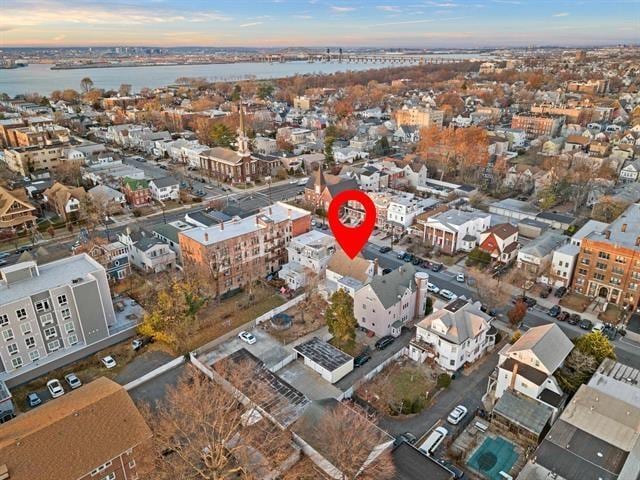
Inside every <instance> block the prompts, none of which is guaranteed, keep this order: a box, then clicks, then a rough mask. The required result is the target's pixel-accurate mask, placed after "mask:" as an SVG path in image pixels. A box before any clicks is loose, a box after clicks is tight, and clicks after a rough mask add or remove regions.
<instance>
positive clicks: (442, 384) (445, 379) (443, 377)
mask: <svg viewBox="0 0 640 480" xmlns="http://www.w3.org/2000/svg"><path fill="white" fill-rule="evenodd" d="M436 385H437V386H438V388H440V389H445V388H449V385H451V376H450V375H447V374H446V373H441V374H440V375H438V381H437V383H436Z"/></svg>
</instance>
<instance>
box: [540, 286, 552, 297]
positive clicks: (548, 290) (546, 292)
mask: <svg viewBox="0 0 640 480" xmlns="http://www.w3.org/2000/svg"><path fill="white" fill-rule="evenodd" d="M552 291H553V289H552V288H551V287H544V288H543V289H542V291H541V292H540V298H547V297H548V296H549V295H551V292H552Z"/></svg>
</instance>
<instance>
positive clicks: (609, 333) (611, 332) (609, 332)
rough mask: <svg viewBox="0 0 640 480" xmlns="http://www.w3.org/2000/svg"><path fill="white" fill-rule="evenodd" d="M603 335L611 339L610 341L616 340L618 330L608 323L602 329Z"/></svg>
mask: <svg viewBox="0 0 640 480" xmlns="http://www.w3.org/2000/svg"><path fill="white" fill-rule="evenodd" d="M602 334H603V335H604V336H605V337H607V338H609V340H615V339H616V335H617V334H618V330H617V329H616V327H614V326H613V325H611V324H610V323H607V324H605V326H604V328H603V329H602Z"/></svg>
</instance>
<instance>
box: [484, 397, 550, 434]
mask: <svg viewBox="0 0 640 480" xmlns="http://www.w3.org/2000/svg"><path fill="white" fill-rule="evenodd" d="M493 412H494V413H498V414H500V415H502V416H503V417H505V418H507V419H508V420H509V421H510V422H512V423H515V424H517V425H519V426H520V427H522V428H524V429H525V430H529V431H530V432H532V433H534V434H536V435H540V434H541V433H542V432H543V430H544V427H545V426H546V425H547V423H548V422H549V421H550V420H551V416H552V415H553V409H552V408H551V407H549V406H547V405H544V404H542V403H540V402H538V401H536V400H533V399H532V398H529V397H526V396H524V395H517V394H515V393H513V392H511V391H510V390H506V391H505V392H504V394H503V395H502V397H500V400H498V403H496V405H495V407H493Z"/></svg>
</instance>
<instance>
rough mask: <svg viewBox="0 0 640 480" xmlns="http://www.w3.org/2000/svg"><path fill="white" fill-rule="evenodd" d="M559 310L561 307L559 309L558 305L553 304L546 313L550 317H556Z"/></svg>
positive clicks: (560, 310)
mask: <svg viewBox="0 0 640 480" xmlns="http://www.w3.org/2000/svg"><path fill="white" fill-rule="evenodd" d="M560 312H562V309H561V308H560V307H559V306H558V305H554V306H553V307H551V308H550V309H549V311H548V312H547V314H548V315H549V316H550V317H557V316H558V315H559V314H560Z"/></svg>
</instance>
